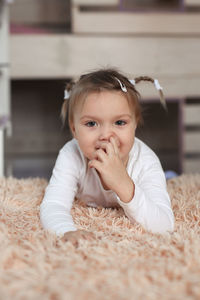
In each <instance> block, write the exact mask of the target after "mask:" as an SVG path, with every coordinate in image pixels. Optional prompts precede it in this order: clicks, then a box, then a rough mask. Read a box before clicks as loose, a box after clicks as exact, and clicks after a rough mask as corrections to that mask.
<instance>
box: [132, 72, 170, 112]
mask: <svg viewBox="0 0 200 300" xmlns="http://www.w3.org/2000/svg"><path fill="white" fill-rule="evenodd" d="M134 80H135V83H136V84H137V83H139V82H140V81H149V82H152V83H153V84H154V85H155V87H156V89H157V90H158V92H159V96H160V102H161V104H162V106H163V107H164V109H165V110H167V104H166V100H165V97H164V94H163V91H162V88H161V86H160V84H159V82H158V80H157V79H153V78H151V77H149V76H140V77H136V78H135V79H134Z"/></svg>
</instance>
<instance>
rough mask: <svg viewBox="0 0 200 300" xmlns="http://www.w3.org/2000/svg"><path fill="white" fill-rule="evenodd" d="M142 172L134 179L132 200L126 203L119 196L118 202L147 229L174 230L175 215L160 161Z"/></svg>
mask: <svg viewBox="0 0 200 300" xmlns="http://www.w3.org/2000/svg"><path fill="white" fill-rule="evenodd" d="M141 173H142V174H141V176H139V178H138V179H137V180H135V181H134V187H135V188H134V197H133V198H132V200H131V201H130V202H127V203H126V202H123V201H121V200H120V198H119V197H118V196H117V200H118V203H119V204H120V205H121V207H122V208H123V209H124V212H125V214H126V215H127V217H128V218H129V219H130V220H131V221H133V222H134V220H135V221H137V222H138V223H140V224H141V225H142V226H143V227H144V228H145V229H147V230H149V231H152V232H154V233H164V232H167V231H173V229H174V215H173V212H172V209H171V201H170V198H169V195H168V193H167V189H166V180H165V176H164V173H163V171H162V168H161V165H160V162H159V161H154V162H153V163H151V164H149V165H148V166H147V167H146V168H145V169H144V170H142V171H141Z"/></svg>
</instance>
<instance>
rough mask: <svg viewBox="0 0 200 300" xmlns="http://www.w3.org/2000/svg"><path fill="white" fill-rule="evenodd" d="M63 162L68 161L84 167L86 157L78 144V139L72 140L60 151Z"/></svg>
mask: <svg viewBox="0 0 200 300" xmlns="http://www.w3.org/2000/svg"><path fill="white" fill-rule="evenodd" d="M58 157H60V158H61V159H62V160H63V161H68V162H69V163H74V162H75V163H76V164H78V165H79V166H80V165H83V164H84V162H85V158H84V155H83V153H82V151H81V150H80V147H79V145H78V142H77V140H76V139H72V140H70V141H69V142H67V143H66V144H65V145H64V146H63V147H62V148H61V150H60V151H59V156H58Z"/></svg>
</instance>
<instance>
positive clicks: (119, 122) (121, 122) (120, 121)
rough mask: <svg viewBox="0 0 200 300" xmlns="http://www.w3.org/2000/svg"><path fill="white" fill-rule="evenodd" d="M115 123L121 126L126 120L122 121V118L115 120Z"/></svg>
mask: <svg viewBox="0 0 200 300" xmlns="http://www.w3.org/2000/svg"><path fill="white" fill-rule="evenodd" d="M115 124H116V125H118V126H123V125H126V124H127V122H126V121H124V120H117V121H116V122H115Z"/></svg>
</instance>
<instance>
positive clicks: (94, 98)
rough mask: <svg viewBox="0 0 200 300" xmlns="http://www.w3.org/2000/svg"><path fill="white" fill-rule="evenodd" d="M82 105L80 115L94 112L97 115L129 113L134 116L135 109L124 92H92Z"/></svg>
mask: <svg viewBox="0 0 200 300" xmlns="http://www.w3.org/2000/svg"><path fill="white" fill-rule="evenodd" d="M81 102H82V105H81V106H80V107H79V113H81V114H84V113H89V112H91V113H92V112H93V113H96V114H99V113H104V114H105V113H107V111H109V112H112V113H113V114H114V113H118V114H119V113H120V112H121V113H129V114H132V112H133V109H132V107H131V105H130V103H129V102H130V101H128V99H127V97H126V95H125V94H124V92H121V91H106V90H105V91H101V92H92V93H89V94H88V95H87V96H86V97H84V99H83V101H81Z"/></svg>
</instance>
